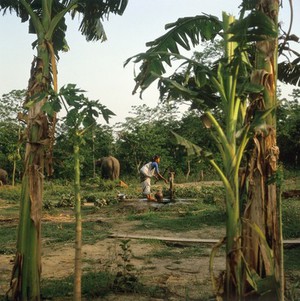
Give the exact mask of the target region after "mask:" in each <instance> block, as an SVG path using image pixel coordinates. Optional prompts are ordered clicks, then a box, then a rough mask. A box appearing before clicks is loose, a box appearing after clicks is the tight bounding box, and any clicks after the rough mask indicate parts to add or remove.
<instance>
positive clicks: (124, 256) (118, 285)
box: [112, 240, 141, 293]
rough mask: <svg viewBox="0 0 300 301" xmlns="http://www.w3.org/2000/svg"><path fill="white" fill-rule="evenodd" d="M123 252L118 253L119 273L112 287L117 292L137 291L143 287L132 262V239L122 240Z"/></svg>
mask: <svg viewBox="0 0 300 301" xmlns="http://www.w3.org/2000/svg"><path fill="white" fill-rule="evenodd" d="M119 246H120V248H121V252H119V253H118V258H117V259H118V262H117V269H118V271H117V274H116V277H115V279H114V281H113V284H112V289H113V290H114V291H117V292H127V293H128V292H136V291H139V290H140V289H141V284H140V283H139V281H138V276H137V270H136V268H135V267H134V265H133V264H131V258H132V250H131V248H130V240H121V243H120V245H119Z"/></svg>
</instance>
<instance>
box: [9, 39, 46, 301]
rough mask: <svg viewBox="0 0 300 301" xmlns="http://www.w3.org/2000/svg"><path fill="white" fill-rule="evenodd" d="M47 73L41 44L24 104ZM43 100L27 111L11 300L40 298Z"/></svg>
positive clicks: (43, 83)
mask: <svg viewBox="0 0 300 301" xmlns="http://www.w3.org/2000/svg"><path fill="white" fill-rule="evenodd" d="M49 75H50V73H49V53H48V50H47V47H46V45H45V44H43V43H41V44H39V47H38V56H37V58H35V59H34V62H33V63H32V69H31V77H30V80H29V86H28V91H27V99H26V102H25V105H26V104H30V102H31V101H32V97H37V96H38V97H41V95H42V93H43V92H47V91H48V87H49V80H50V76H49ZM45 101H46V98H45V97H44V98H42V100H40V101H37V102H34V103H32V104H31V105H30V107H29V112H28V121H27V143H26V151H25V158H24V175H23V179H22V191H21V200H20V219H19V226H18V237H17V252H16V257H15V263H14V267H13V271H12V277H11V284H10V290H11V293H12V298H13V300H22V301H25V300H40V277H41V212H42V200H43V186H44V157H45V147H46V146H47V145H48V142H49V137H48V120H47V117H46V116H45V114H44V113H43V112H42V110H41V108H42V106H43V104H44V103H45Z"/></svg>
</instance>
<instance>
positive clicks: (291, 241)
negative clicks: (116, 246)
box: [108, 233, 300, 245]
mask: <svg viewBox="0 0 300 301" xmlns="http://www.w3.org/2000/svg"><path fill="white" fill-rule="evenodd" d="M108 237H109V238H127V239H128V238H130V239H150V240H161V241H169V242H179V243H204V244H205V243H208V244H215V243H217V242H219V241H220V240H219V239H213V238H180V237H163V236H146V235H134V234H120V233H113V234H110V235H109V236H108ZM283 243H284V244H287V245H300V238H296V239H287V240H284V241H283Z"/></svg>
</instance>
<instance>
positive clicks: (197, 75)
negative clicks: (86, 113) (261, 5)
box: [126, 1, 283, 300]
mask: <svg viewBox="0 0 300 301" xmlns="http://www.w3.org/2000/svg"><path fill="white" fill-rule="evenodd" d="M269 2H270V1H269ZM271 2H272V1H271ZM251 3H252V2H251ZM251 3H250V2H249V1H244V3H243V5H242V12H241V17H240V19H239V20H234V19H233V18H232V17H230V16H227V15H226V14H223V21H220V20H219V19H217V18H216V17H213V16H206V15H203V16H196V17H189V18H182V19H179V20H178V21H177V22H175V23H172V24H167V25H166V29H169V30H168V32H167V33H166V34H165V35H163V36H162V37H160V38H158V39H156V40H155V41H152V42H149V43H147V44H146V45H147V46H149V47H150V48H149V49H148V51H147V52H146V53H141V54H138V55H137V56H135V57H132V58H130V59H128V61H127V62H126V63H128V62H129V61H130V60H134V62H135V63H142V64H141V67H140V73H139V74H138V75H137V76H136V78H135V80H136V86H135V89H134V92H136V91H137V90H138V89H139V88H141V93H143V92H144V90H145V89H147V88H148V87H149V85H150V84H151V83H153V82H154V81H155V80H156V79H159V87H160V89H161V90H163V92H164V95H166V96H165V97H164V98H162V99H163V100H164V99H166V100H168V99H172V97H173V99H175V100H179V101H182V100H190V101H191V102H192V106H193V107H197V108H201V110H202V111H203V112H204V113H203V117H202V121H203V123H204V125H205V126H206V127H207V128H208V129H209V130H210V131H211V134H212V137H213V138H214V140H215V143H216V146H217V147H218V149H219V152H220V154H221V156H222V161H223V166H219V165H217V164H216V162H215V161H214V157H213V156H212V154H210V153H207V152H204V151H203V150H202V149H201V148H199V147H197V146H195V145H194V144H191V143H188V142H187V141H186V140H183V139H182V137H179V136H178V135H176V134H174V136H175V137H176V138H177V142H178V143H181V144H182V145H185V147H186V148H188V149H189V150H190V154H192V153H194V154H198V155H199V154H201V153H202V155H205V156H206V157H207V159H208V160H209V161H210V163H211V164H212V165H213V166H214V167H215V169H216V170H217V172H218V173H219V175H220V177H221V179H222V181H223V183H224V186H225V189H226V213H227V222H226V238H225V240H224V241H225V244H226V272H225V276H224V279H223V278H218V282H219V283H218V284H217V283H216V285H215V287H219V288H221V289H220V290H216V294H217V296H218V298H220V297H221V296H222V297H224V298H225V299H226V300H243V299H245V298H247V297H246V296H249V298H251V297H253V294H254V295H261V296H263V295H264V296H267V298H273V297H274V296H275V298H277V299H278V300H279V299H280V296H282V291H283V275H282V262H283V259H282V250H281V249H282V246H281V238H280V237H279V236H278V234H276V236H272V238H273V239H274V241H273V246H274V247H275V248H276V253H275V257H274V256H273V251H274V248H273V246H272V245H270V244H269V237H268V235H270V233H269V234H267V232H266V231H265V229H261V228H260V226H261V223H258V222H257V221H251V219H247V220H245V223H242V217H243V215H242V212H243V210H244V209H245V207H244V206H245V204H244V202H243V201H244V200H245V198H246V197H245V185H244V180H245V178H244V177H241V176H240V175H241V168H240V167H242V166H243V165H244V166H246V167H247V153H246V150H247V147H248V145H249V139H250V138H252V137H253V138H254V141H255V139H256V134H255V133H257V131H259V130H260V131H265V130H266V129H268V126H267V124H266V120H268V119H272V118H274V114H275V109H276V105H275V104H274V102H273V103H272V105H270V104H269V105H268V106H263V107H259V108H258V107H255V101H254V99H253V97H254V96H255V95H262V96H265V95H266V94H267V93H266V91H265V89H266V87H265V85H264V83H263V82H261V81H257V80H255V71H254V70H255V69H256V64H257V62H258V61H257V59H258V57H255V58H256V59H255V60H254V59H253V57H254V56H255V55H254V54H253V50H255V49H256V47H258V46H262V45H263V43H264V42H265V43H266V44H268V43H269V45H270V49H269V50H271V48H274V49H275V50H276V43H277V37H278V25H277V22H276V20H277V19H276V18H277V16H278V10H275V11H274V9H278V6H276V2H275V3H274V5H275V6H274V8H272V12H271V13H270V15H267V14H265V11H264V10H260V9H257V8H256V6H255V5H254V4H253V3H252V4H251ZM255 3H256V2H255ZM256 4H257V3H256ZM265 5H266V3H265ZM246 9H247V10H248V9H250V12H249V14H248V15H247V16H246V17H244V15H245V14H244V13H245V11H246ZM270 9H271V6H270ZM275 16H276V17H275ZM273 17H275V19H274V18H273ZM217 36H218V37H220V38H221V39H223V45H224V56H223V57H222V58H221V59H220V60H218V61H217V62H215V64H210V65H209V66H205V65H203V64H202V63H201V62H199V61H197V60H195V59H193V58H192V59H188V58H186V57H184V56H183V55H182V54H181V53H180V51H179V49H180V48H179V46H181V47H183V48H184V49H186V50H190V48H191V46H190V45H193V46H195V45H199V43H200V40H214V39H215V38H216V37H217ZM271 45H272V47H271ZM265 46H266V45H265ZM267 49H268V48H267ZM262 50H263V48H261V49H260V50H259V49H258V50H257V55H258V53H259V54H260V55H262V54H265V55H269V54H270V53H269V52H267V53H263V51H262ZM172 60H181V62H182V64H181V66H183V67H184V68H182V70H181V72H176V73H174V74H172V75H171V76H169V77H166V76H164V74H165V73H166V67H165V65H169V66H172ZM262 60H263V59H262ZM262 63H263V62H262V61H261V62H260V64H262ZM269 63H270V61H269ZM272 63H273V65H270V64H269V67H270V70H271V69H272V68H275V67H276V63H277V59H276V54H275V56H274V57H273V59H272ZM274 70H276V69H274ZM274 70H273V71H274ZM274 72H275V71H274ZM265 74H267V73H265ZM267 79H268V80H267V81H266V83H267V84H270V86H271V85H272V92H273V93H275V90H273V88H274V86H275V87H276V84H274V82H272V84H271V83H270V81H271V80H275V81H276V77H275V76H274V74H272V75H270V76H269V77H267ZM268 88H269V87H268ZM274 95H275V94H274ZM274 95H273V96H274ZM249 104H250V105H249ZM254 107H255V109H253V108H254ZM217 108H218V110H219V111H221V112H222V115H223V116H222V118H221V120H220V118H216V117H215V116H214V115H213V114H212V110H216V109H217ZM271 137H274V135H271ZM269 138H270V137H269ZM269 138H268V139H269ZM272 139H273V138H272ZM270 145H271V146H272V150H274V151H277V150H276V147H273V146H275V145H274V144H273V143H271V144H270ZM269 155H270V157H269V159H268V160H271V161H272V160H274V159H275V161H276V154H271V153H270V154H269ZM273 155H275V158H274V157H272V156H273ZM275 165H276V164H275ZM273 171H274V172H275V169H274V170H273ZM268 185H269V182H264V187H265V189H268ZM248 196H249V195H248ZM273 196H274V194H273ZM273 201H274V199H273ZM246 204H247V203H246ZM268 206H270V207H269V209H270V210H271V211H272V212H273V221H275V220H276V221H275V224H276V227H277V225H279V223H280V204H277V203H276V198H275V207H276V206H277V209H278V210H279V211H278V210H276V211H273V210H274V206H273V205H271V204H269V205H268ZM271 208H273V209H271ZM246 209H247V207H246ZM247 217H248V216H247ZM261 218H262V217H261ZM269 222H271V221H269ZM245 224H246V225H247V226H248V227H250V228H251V230H253V231H255V233H256V237H257V236H259V248H260V250H261V252H260V254H259V257H260V263H261V266H260V267H259V268H261V267H262V266H263V268H262V269H261V270H256V269H258V267H257V266H254V265H253V264H252V261H251V260H249V261H248V258H247V256H245V254H246V248H248V249H249V246H250V247H251V245H250V244H251V243H250V241H249V242H247V239H248V237H245V235H246V234H245V232H244V231H243V230H244V229H245V228H244V226H245ZM273 227H274V225H273ZM273 229H274V228H273ZM277 229H279V228H277ZM277 229H276V231H277ZM276 233H278V232H276ZM274 235H275V233H274ZM246 246H247V247H246ZM262 250H263V251H264V252H262ZM213 254H214V252H213V253H212V255H213ZM267 267H270V269H269V270H268V273H265V271H266V268H267ZM262 270H263V271H262ZM212 279H215V278H214V277H213V278H212ZM214 282H215V281H214ZM222 283H225V286H224V287H223V285H222Z"/></svg>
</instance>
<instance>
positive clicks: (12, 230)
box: [0, 222, 17, 254]
mask: <svg viewBox="0 0 300 301" xmlns="http://www.w3.org/2000/svg"><path fill="white" fill-rule="evenodd" d="M0 237H1V239H0V254H13V253H14V252H15V242H16V239H17V229H16V225H14V224H11V225H10V224H9V223H7V224H6V225H5V224H3V222H1V227H0Z"/></svg>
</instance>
